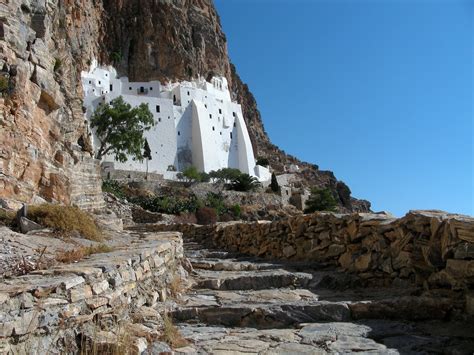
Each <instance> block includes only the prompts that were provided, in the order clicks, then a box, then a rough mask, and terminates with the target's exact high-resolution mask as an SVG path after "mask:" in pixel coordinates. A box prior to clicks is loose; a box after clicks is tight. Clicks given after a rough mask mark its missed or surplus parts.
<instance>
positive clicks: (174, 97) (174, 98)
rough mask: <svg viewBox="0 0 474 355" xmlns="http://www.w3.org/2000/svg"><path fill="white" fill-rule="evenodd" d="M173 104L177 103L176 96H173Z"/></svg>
mask: <svg viewBox="0 0 474 355" xmlns="http://www.w3.org/2000/svg"><path fill="white" fill-rule="evenodd" d="M173 103H176V95H173Z"/></svg>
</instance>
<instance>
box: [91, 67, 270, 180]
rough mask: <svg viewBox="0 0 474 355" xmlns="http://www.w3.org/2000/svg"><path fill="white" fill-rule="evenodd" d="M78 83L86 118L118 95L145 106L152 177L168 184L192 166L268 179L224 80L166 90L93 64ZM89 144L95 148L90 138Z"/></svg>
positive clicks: (137, 166) (135, 164) (128, 165)
mask: <svg viewBox="0 0 474 355" xmlns="http://www.w3.org/2000/svg"><path fill="white" fill-rule="evenodd" d="M82 84H83V89H84V105H85V108H86V113H85V114H86V117H87V119H89V118H90V117H91V116H92V114H93V113H94V111H95V109H96V108H97V107H98V105H101V104H103V103H105V102H110V101H111V100H113V99H115V98H116V97H119V96H122V97H123V99H124V101H126V102H128V103H129V104H130V105H132V106H138V105H140V104H142V103H146V104H148V107H149V109H150V111H151V112H152V114H153V117H154V119H155V126H154V127H152V128H151V129H150V130H149V131H147V132H145V134H144V135H145V138H146V139H147V140H148V143H149V145H150V149H151V153H152V159H151V160H150V161H149V162H148V166H149V171H150V172H152V173H157V174H162V175H163V176H164V177H165V178H167V179H174V178H176V174H177V172H178V171H183V170H184V169H185V168H186V167H188V166H191V165H192V166H195V167H196V168H197V169H198V170H199V171H204V172H210V171H211V170H218V169H222V168H236V169H239V170H240V171H242V172H243V173H247V174H249V175H252V176H255V177H257V178H258V179H259V180H260V181H268V180H269V179H270V177H271V174H270V172H269V170H268V169H267V168H265V167H263V166H260V165H256V163H255V157H254V154H253V149H252V144H251V142H250V137H249V134H248V131H247V126H246V124H245V121H244V118H243V115H242V109H241V106H240V105H239V104H238V103H236V102H233V101H232V100H231V97H230V92H229V88H228V84H227V80H226V78H224V77H214V78H212V80H211V82H210V83H209V82H207V81H205V80H204V79H202V78H201V79H198V80H195V81H192V82H187V81H183V82H179V83H170V84H167V85H161V83H160V82H159V81H149V82H129V81H128V78H127V77H120V78H119V77H118V76H117V72H116V71H115V69H114V68H113V67H101V66H98V65H97V64H96V63H95V62H94V63H92V65H91V69H90V70H89V72H83V73H82ZM93 142H94V146H95V147H98V145H99V142H98V139H97V137H94V135H93ZM103 161H104V162H109V163H112V162H113V164H114V168H115V169H119V170H130V171H145V169H146V164H145V162H139V161H136V160H133V159H128V161H126V162H125V163H121V162H118V161H115V162H114V158H113V156H106V157H104V159H103Z"/></svg>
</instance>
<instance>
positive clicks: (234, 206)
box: [230, 205, 242, 218]
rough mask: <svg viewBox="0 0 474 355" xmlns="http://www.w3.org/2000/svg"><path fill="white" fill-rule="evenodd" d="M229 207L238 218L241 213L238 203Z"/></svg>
mask: <svg viewBox="0 0 474 355" xmlns="http://www.w3.org/2000/svg"><path fill="white" fill-rule="evenodd" d="M230 209H231V211H232V214H233V215H234V217H235V218H240V215H241V214H242V209H241V208H240V205H233V206H232V207H231V208H230Z"/></svg>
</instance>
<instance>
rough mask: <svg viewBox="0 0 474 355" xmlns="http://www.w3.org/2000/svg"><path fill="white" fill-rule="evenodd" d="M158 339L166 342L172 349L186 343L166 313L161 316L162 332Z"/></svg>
mask: <svg viewBox="0 0 474 355" xmlns="http://www.w3.org/2000/svg"><path fill="white" fill-rule="evenodd" d="M160 339H161V340H163V341H164V342H166V343H168V344H169V345H170V346H171V347H172V348H173V349H177V348H182V347H183V346H186V345H188V341H187V340H186V339H184V338H183V336H182V335H181V333H180V332H179V330H178V328H176V326H175V325H174V324H173V320H172V319H171V317H170V316H168V315H167V314H165V315H164V316H163V334H162V335H161V338H160Z"/></svg>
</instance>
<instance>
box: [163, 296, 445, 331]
mask: <svg viewBox="0 0 474 355" xmlns="http://www.w3.org/2000/svg"><path fill="white" fill-rule="evenodd" d="M451 308H452V304H451V301H450V300H448V299H446V298H434V297H416V296H405V297H400V298H389V299H375V300H364V301H350V300H346V301H326V300H319V299H318V296H317V295H315V294H312V293H311V292H310V291H308V290H291V289H279V290H261V291H251V292H247V293H245V292H230V291H229V292H224V291H218V292H215V291H212V290H207V291H204V292H202V293H199V294H196V295H189V296H187V298H185V299H183V300H182V302H181V304H180V306H179V307H177V308H176V309H174V310H173V311H172V312H171V314H172V316H173V318H174V319H175V320H176V321H178V322H190V323H193V322H199V323H205V324H208V325H223V326H226V327H255V328H258V329H268V328H285V327H288V326H296V325H298V324H301V323H314V322H322V321H349V320H361V319H399V320H412V321H419V320H430V319H444V318H445V317H446V316H447V315H448V314H449V312H450V310H451Z"/></svg>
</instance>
